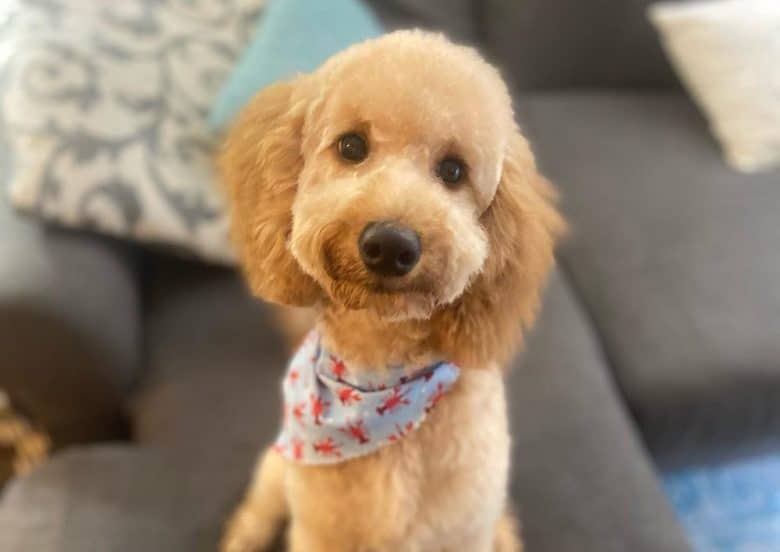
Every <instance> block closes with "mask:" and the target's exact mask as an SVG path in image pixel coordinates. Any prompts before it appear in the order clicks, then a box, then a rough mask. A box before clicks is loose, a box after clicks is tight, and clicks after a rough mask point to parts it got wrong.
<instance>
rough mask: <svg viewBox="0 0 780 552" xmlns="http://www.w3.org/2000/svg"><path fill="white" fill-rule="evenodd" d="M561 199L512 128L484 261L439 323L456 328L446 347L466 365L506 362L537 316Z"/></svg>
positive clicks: (486, 222) (486, 216)
mask: <svg viewBox="0 0 780 552" xmlns="http://www.w3.org/2000/svg"><path fill="white" fill-rule="evenodd" d="M555 204H556V194H555V190H554V189H553V187H552V185H551V184H550V183H549V182H548V181H547V180H546V179H545V178H544V177H543V176H542V175H541V174H539V172H538V171H537V169H536V164H535V162H534V158H533V155H532V154H531V151H530V148H529V146H528V143H527V141H526V140H525V138H523V136H522V135H520V133H519V132H516V133H514V135H513V136H512V138H511V139H510V142H509V144H508V146H507V152H506V154H505V157H504V161H503V167H502V171H501V179H500V182H499V184H498V188H497V189H496V194H495V196H494V198H493V201H492V202H491V204H490V206H489V207H488V208H487V209H486V210H485V212H484V213H483V214H482V216H481V218H480V222H481V224H482V226H483V228H484V230H485V233H486V234H487V237H488V248H489V249H488V257H487V259H486V261H485V265H484V267H483V270H482V272H481V273H480V274H479V275H478V276H477V277H476V278H475V279H474V281H473V282H472V283H471V285H470V286H469V287H468V288H467V290H466V292H465V293H464V295H463V297H462V298H461V299H460V301H458V302H456V303H455V304H454V305H452V307H451V308H450V309H447V310H445V311H444V312H445V316H446V317H447V318H449V319H448V320H447V321H446V322H445V321H442V322H443V323H442V324H440V325H439V327H440V328H446V326H447V325H449V326H450V327H451V330H450V331H449V332H448V333H449V336H448V337H449V339H447V338H445V341H450V343H449V344H443V345H444V346H445V347H446V349H445V350H450V351H452V350H453V348H454V350H456V351H457V352H458V353H457V356H458V357H459V361H460V362H462V363H464V364H466V365H481V364H483V363H485V362H492V361H494V362H500V363H504V362H506V361H507V360H508V358H509V357H510V356H511V354H512V353H513V352H514V350H515V348H516V347H517V345H518V344H519V343H520V342H521V338H522V330H523V329H524V328H527V327H528V326H530V325H531V323H532V322H533V321H534V318H535V317H536V313H537V311H538V309H539V303H540V295H541V292H542V291H543V288H544V285H545V281H546V279H547V276H548V274H549V272H550V270H551V268H552V266H553V263H554V246H555V241H556V239H557V238H558V237H559V236H561V235H562V234H563V233H564V232H565V228H566V225H565V223H564V221H563V218H562V217H561V216H560V214H559V213H558V210H557V208H556V205H555ZM447 345H449V346H447Z"/></svg>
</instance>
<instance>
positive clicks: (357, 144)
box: [339, 133, 368, 163]
mask: <svg viewBox="0 0 780 552" xmlns="http://www.w3.org/2000/svg"><path fill="white" fill-rule="evenodd" d="M339 155H341V157H343V158H344V159H346V160H347V161H351V162H353V163H360V162H361V161H363V160H364V159H365V158H366V157H368V144H367V143H366V140H365V139H364V138H363V137H362V136H360V135H359V134H354V133H350V134H345V135H344V136H342V137H341V138H339Z"/></svg>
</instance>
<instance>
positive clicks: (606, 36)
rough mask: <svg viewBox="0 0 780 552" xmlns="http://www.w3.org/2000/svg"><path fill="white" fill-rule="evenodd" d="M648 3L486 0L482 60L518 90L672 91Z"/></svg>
mask: <svg viewBox="0 0 780 552" xmlns="http://www.w3.org/2000/svg"><path fill="white" fill-rule="evenodd" d="M651 3H652V1H651V0H486V1H485V2H482V3H480V5H481V9H482V12H481V18H482V29H481V31H482V36H483V37H484V39H485V45H486V48H487V52H488V54H489V55H490V57H492V58H493V59H494V61H496V62H497V63H498V64H499V65H500V66H501V67H502V68H503V69H504V74H505V76H507V77H508V78H509V79H510V80H511V81H512V82H513V84H514V85H515V86H516V87H517V88H519V89H524V90H526V89H535V90H539V89H553V88H572V87H589V88H594V87H596V88H606V87H619V88H631V87H652V88H657V87H670V86H671V87H677V86H679V85H678V82H677V79H676V77H675V76H674V72H673V71H672V69H671V67H670V65H669V63H668V62H667V60H666V58H665V56H664V53H663V51H662V50H661V46H660V43H659V41H658V38H657V37H656V34H655V32H654V31H653V29H652V27H651V25H650V23H649V22H648V20H647V17H646V14H645V10H646V8H647V6H648V5H649V4H651Z"/></svg>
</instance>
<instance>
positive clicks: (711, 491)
mask: <svg viewBox="0 0 780 552" xmlns="http://www.w3.org/2000/svg"><path fill="white" fill-rule="evenodd" d="M664 485H665V487H666V490H667V493H668V495H669V498H670V500H671V502H672V504H673V505H674V507H675V508H676V510H677V512H678V514H679V516H680V518H681V520H682V522H683V525H684V526H685V528H686V530H687V532H688V535H689V536H690V539H691V542H692V544H693V547H694V549H695V550H696V551H697V552H780V453H775V454H772V455H765V456H762V457H759V458H753V459H750V460H745V461H740V462H734V463H731V464H726V465H722V466H715V467H702V468H695V469H688V470H684V471H679V472H675V473H668V474H666V475H665V476H664Z"/></svg>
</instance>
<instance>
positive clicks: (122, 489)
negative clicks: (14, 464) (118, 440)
mask: <svg viewBox="0 0 780 552" xmlns="http://www.w3.org/2000/svg"><path fill="white" fill-rule="evenodd" d="M190 475H191V474H187V473H185V470H182V467H181V466H178V465H176V464H175V463H174V462H172V461H171V460H170V459H167V458H165V457H164V456H163V455H161V454H158V453H155V452H153V451H144V450H141V449H139V448H134V447H129V446H103V447H87V448H84V449H79V450H76V451H71V452H66V453H64V454H61V455H58V456H57V457H55V458H54V459H53V460H52V461H51V462H49V463H48V464H46V465H45V466H43V467H41V468H39V469H38V470H37V471H35V472H33V473H32V474H31V475H29V476H27V477H25V478H22V479H19V480H16V481H14V482H12V483H11V484H10V485H9V487H8V488H7V489H6V490H5V492H4V493H3V497H2V502H0V550H4V551H8V552H17V551H18V552H21V551H27V550H29V551H33V550H34V551H36V552H139V551H143V552H177V551H181V552H184V551H186V552H207V551H213V550H214V549H215V545H216V534H217V532H218V524H216V523H214V522H213V521H211V523H210V524H205V525H204V524H202V521H203V520H202V518H200V517H199V515H198V508H199V507H200V505H201V504H203V503H207V502H208V496H204V495H201V494H198V488H197V485H192V484H190V482H189V481H188V479H191V480H196V478H193V477H191V476H190Z"/></svg>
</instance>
